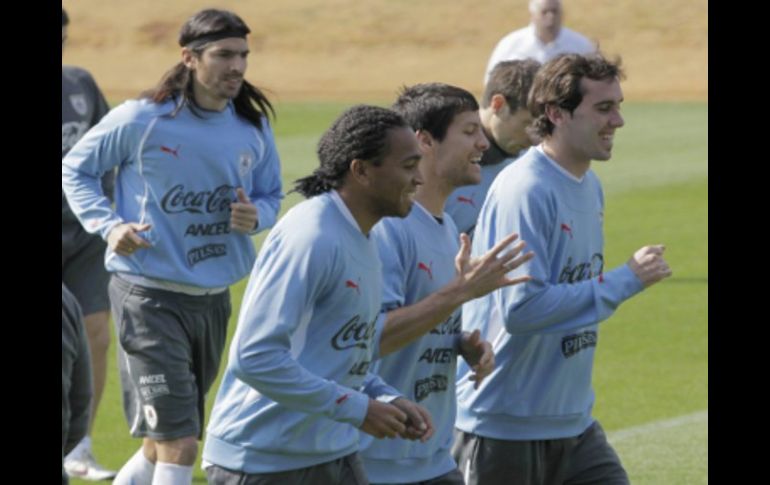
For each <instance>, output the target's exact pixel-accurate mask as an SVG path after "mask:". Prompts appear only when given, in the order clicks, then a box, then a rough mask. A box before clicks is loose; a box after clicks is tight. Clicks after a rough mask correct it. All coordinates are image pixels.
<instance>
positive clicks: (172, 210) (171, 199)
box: [160, 184, 235, 214]
mask: <svg viewBox="0 0 770 485" xmlns="http://www.w3.org/2000/svg"><path fill="white" fill-rule="evenodd" d="M233 188H234V187H233V186H231V185H220V186H219V187H217V188H215V189H214V190H201V191H200V192H195V191H194V190H188V191H185V188H184V185H182V184H179V185H175V186H173V187H172V188H171V190H169V191H168V192H166V195H164V196H163V200H162V201H161V203H160V206H161V208H162V209H163V212H166V213H167V214H180V213H182V212H191V213H193V214H203V213H204V212H206V213H208V214H213V213H215V212H222V211H225V210H227V209H229V208H230V204H231V203H232V202H233V200H235V199H234V198H233Z"/></svg>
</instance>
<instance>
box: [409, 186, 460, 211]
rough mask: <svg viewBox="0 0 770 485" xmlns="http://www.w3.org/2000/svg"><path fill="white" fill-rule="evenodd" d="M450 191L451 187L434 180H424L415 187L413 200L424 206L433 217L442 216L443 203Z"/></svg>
mask: <svg viewBox="0 0 770 485" xmlns="http://www.w3.org/2000/svg"><path fill="white" fill-rule="evenodd" d="M451 193H452V189H451V188H449V187H444V186H443V185H441V184H438V183H436V181H435V180H425V181H424V182H423V184H422V185H420V186H419V187H417V193H415V195H414V200H416V201H417V202H419V203H420V205H421V206H423V207H425V210H427V211H428V212H430V213H431V214H432V215H434V216H435V217H443V216H444V205H445V204H446V200H447V199H448V198H449V196H450V195H451Z"/></svg>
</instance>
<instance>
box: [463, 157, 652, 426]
mask: <svg viewBox="0 0 770 485" xmlns="http://www.w3.org/2000/svg"><path fill="white" fill-rule="evenodd" d="M603 199H604V198H603V194H602V189H601V185H600V183H599V179H598V178H597V177H596V175H595V174H594V172H593V171H591V170H589V171H588V172H587V173H586V174H585V176H584V177H583V178H582V180H577V179H576V178H575V177H574V176H572V175H570V174H569V173H568V172H566V171H565V170H564V169H562V168H561V167H559V166H558V165H557V164H556V162H554V161H553V160H550V159H549V158H548V157H546V156H545V154H544V153H543V151H542V149H541V148H540V147H533V148H531V149H530V150H529V151H528V152H527V153H526V154H525V155H524V156H523V157H521V158H519V159H518V160H517V161H516V163H514V164H512V165H510V166H509V167H508V168H506V169H505V170H503V171H502V172H501V173H500V175H498V177H497V178H496V179H495V181H494V182H493V183H492V187H491V188H490V190H489V194H488V196H487V200H486V202H485V203H484V206H483V207H482V209H481V213H480V215H479V221H478V225H477V226H476V235H475V237H474V239H473V247H472V254H473V255H480V254H483V253H484V252H486V251H487V250H488V249H489V248H491V247H492V246H494V244H495V243H496V242H498V241H499V240H501V239H502V238H503V237H504V236H505V235H507V234H509V233H511V232H517V233H519V234H520V236H521V239H523V240H524V241H526V242H527V248H528V250H532V251H534V253H535V257H534V258H533V259H532V260H530V261H529V262H528V263H526V264H524V265H522V266H521V267H519V268H517V269H516V270H514V271H513V272H512V273H511V276H513V277H515V276H521V275H524V274H529V275H531V276H532V277H533V278H534V279H533V281H531V282H528V283H525V284H521V285H515V286H509V287H505V288H502V289H500V290H496V291H494V292H492V293H490V294H489V295H487V296H484V297H481V298H477V299H475V300H472V301H470V302H468V303H466V304H465V305H463V329H464V330H467V331H472V330H474V329H476V328H478V329H480V330H481V332H482V335H484V336H485V337H486V338H487V340H489V341H490V342H492V345H493V346H494V349H495V354H496V367H495V370H494V371H493V372H492V374H491V375H490V376H489V377H487V378H486V380H485V381H484V382H483V383H482V385H481V386H480V388H479V389H478V390H474V389H473V382H471V381H469V380H468V377H469V373H468V372H467V369H465V368H463V369H461V370H460V372H459V373H458V374H459V375H460V376H461V377H460V379H459V380H458V384H457V386H458V387H457V396H458V416H457V427H458V428H459V429H461V430H463V431H466V432H470V433H475V434H477V435H481V436H486V437H490V438H496V439H505V440H543V439H557V438H566V437H572V436H577V435H579V434H580V433H582V432H583V431H584V430H585V429H586V428H587V427H588V426H589V425H590V424H591V423H592V420H593V418H592V417H591V408H592V407H593V403H594V393H593V390H592V387H591V369H592V367H593V361H594V350H595V348H596V344H597V336H598V335H597V331H598V323H599V322H601V321H602V320H604V319H606V318H608V317H609V316H610V315H611V314H612V313H613V312H614V311H615V309H616V308H617V306H618V305H619V304H620V303H621V302H623V301H624V300H626V299H627V298H630V297H631V296H633V295H634V294H636V293H638V292H639V291H641V290H642V283H641V281H640V280H639V279H638V278H637V277H636V275H635V274H634V273H633V272H632V271H631V269H630V268H629V267H628V266H627V265H625V264H624V265H622V266H620V267H619V268H616V269H613V270H612V271H609V272H606V273H604V272H603V271H604V254H603V235H602V222H603V212H604V200H603Z"/></svg>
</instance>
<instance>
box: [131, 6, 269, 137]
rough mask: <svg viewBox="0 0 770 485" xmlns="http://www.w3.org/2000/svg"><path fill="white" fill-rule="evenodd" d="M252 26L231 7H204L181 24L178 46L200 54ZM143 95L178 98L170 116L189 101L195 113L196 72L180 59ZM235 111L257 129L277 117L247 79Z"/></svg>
mask: <svg viewBox="0 0 770 485" xmlns="http://www.w3.org/2000/svg"><path fill="white" fill-rule="evenodd" d="M250 32H251V29H249V27H248V26H247V25H246V23H245V22H244V21H243V20H242V19H241V18H240V17H239V16H238V15H236V14H235V13H233V12H230V11H228V10H218V9H213V8H210V9H205V10H201V11H200V12H198V13H196V14H195V15H193V16H192V17H190V18H189V19H188V20H187V22H185V23H184V25H182V29H181V31H180V32H179V45H180V46H182V47H187V48H188V49H190V50H191V51H193V52H194V53H195V54H196V55H198V56H200V55H202V54H203V51H204V50H206V47H208V45H209V44H210V43H211V42H215V41H217V40H221V39H224V38H228V37H243V38H246V34H248V33H250ZM140 97H141V98H148V99H151V100H152V101H154V102H156V103H162V102H165V101H166V100H168V99H169V98H173V99H175V100H176V101H177V107H176V109H175V110H174V112H173V113H171V116H176V114H177V113H178V112H179V110H181V109H182V107H183V106H184V105H185V104H186V105H188V106H190V109H191V111H192V112H193V113H195V114H197V112H196V109H199V108H198V107H197V105H196V104H195V97H194V96H193V72H192V71H191V70H189V69H187V67H186V66H185V65H184V63H182V62H179V63H178V64H176V65H175V66H174V67H172V68H171V69H169V70H168V71H166V73H165V74H164V75H163V77H162V78H161V80H160V81H159V82H158V84H157V85H156V86H155V87H154V88H152V89H149V90H147V91H144V92H143V93H141V94H140ZM233 106H234V107H235V112H236V113H238V115H240V116H242V117H243V118H245V119H246V120H248V121H249V122H250V123H252V124H253V125H254V126H256V127H257V129H261V128H262V118H263V117H266V116H268V113H269V114H270V115H272V117H273V118H274V117H275V111H274V110H273V105H272V104H270V101H269V100H268V99H267V97H266V96H265V95H264V94H263V93H262V91H261V90H260V89H259V88H257V87H256V86H254V85H252V84H251V83H249V82H248V81H246V80H245V79H244V80H243V84H242V85H241V89H240V91H238V94H237V95H236V97H235V98H233Z"/></svg>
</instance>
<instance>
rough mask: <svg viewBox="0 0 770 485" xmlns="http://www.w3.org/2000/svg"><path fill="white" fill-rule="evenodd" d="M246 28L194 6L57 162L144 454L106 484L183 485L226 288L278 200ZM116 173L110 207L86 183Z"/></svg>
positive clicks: (223, 316) (215, 353)
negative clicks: (173, 61)
mask: <svg viewBox="0 0 770 485" xmlns="http://www.w3.org/2000/svg"><path fill="white" fill-rule="evenodd" d="M248 33H249V27H248V26H247V25H246V24H245V23H244V22H243V20H242V19H241V18H240V17H238V16H237V15H236V14H235V13H233V12H229V11H225V10H215V9H207V10H202V11H200V12H198V13H196V14H195V15H193V16H192V17H191V18H190V19H189V20H188V21H187V22H185V24H184V25H183V26H182V29H181V32H180V35H179V45H181V46H182V50H181V62H179V63H178V64H177V65H176V66H174V67H173V68H172V69H171V70H169V71H168V72H167V73H166V75H165V76H164V77H163V78H162V79H161V81H160V83H159V84H158V86H157V87H156V88H154V89H152V90H150V91H148V92H146V93H145V94H144V95H143V96H142V97H141V99H139V100H130V101H127V102H125V103H123V104H122V105H120V106H118V107H116V108H115V109H113V110H112V111H111V112H110V113H109V114H108V115H107V116H106V117H105V118H104V119H103V120H102V121H101V122H100V123H99V124H98V125H96V126H95V127H94V128H92V129H91V130H90V131H89V132H88V133H86V135H85V136H84V137H83V138H82V139H81V140H80V141H79V142H78V143H77V144H76V145H75V147H73V148H72V150H71V151H70V152H69V154H67V156H66V157H65V158H64V159H63V160H62V187H63V189H64V192H65V194H66V196H67V200H68V201H69V204H70V207H72V210H73V212H74V213H75V214H76V215H77V216H78V218H79V219H80V221H81V222H82V223H83V225H84V227H85V228H86V230H88V231H89V232H93V233H97V234H100V235H101V236H102V238H104V239H106V240H107V242H108V245H109V249H108V252H107V257H106V265H107V269H108V270H109V271H110V272H112V274H113V275H112V279H111V280H110V286H109V291H110V301H111V304H112V312H113V317H114V320H115V323H116V326H117V332H118V336H119V338H118V341H119V344H120V346H119V349H118V356H119V359H118V360H119V365H120V370H121V385H122V388H123V405H124V410H125V415H126V418H127V421H128V424H129V426H130V432H131V435H132V436H135V437H142V438H143V445H142V448H141V449H140V450H139V451H137V453H136V454H135V455H134V456H133V457H132V458H130V459H129V461H128V462H127V463H126V464H125V465H124V466H123V468H122V469H121V470H120V472H119V473H118V476H117V477H116V479H115V482H114V483H116V484H127V483H150V482H153V483H155V484H170V485H176V484H189V483H190V482H191V480H192V465H193V463H194V462H195V458H196V455H197V450H198V443H197V441H198V440H199V439H200V436H201V432H202V423H203V413H204V407H203V406H204V396H205V395H206V392H207V391H208V389H209V387H210V386H211V384H212V383H213V381H214V379H215V377H216V375H217V370H218V367H219V361H220V358H221V354H222V352H223V350H224V345H225V337H226V334H227V322H228V319H229V317H230V312H231V304H230V294H229V290H228V286H229V285H231V284H233V283H235V282H237V281H238V280H240V279H241V278H243V277H244V276H245V275H246V274H248V272H249V270H250V269H251V267H252V265H253V264H254V261H255V259H256V251H255V250H254V244H253V242H252V240H251V235H253V234H255V233H257V232H259V231H262V230H264V229H267V228H269V227H271V226H272V225H273V224H274V223H275V219H276V215H277V213H278V207H279V204H280V200H281V198H282V194H281V177H280V167H279V159H278V154H277V152H276V149H275V142H274V139H273V133H272V130H271V128H270V125H269V123H268V120H267V114H268V111H271V110H272V108H271V105H270V103H269V101H268V100H267V98H266V97H265V96H264V95H263V94H262V92H261V91H260V90H259V89H257V88H255V87H254V86H252V85H251V84H250V83H248V82H247V81H245V80H244V74H245V72H246V64H247V63H246V58H247V56H248V53H249V49H248V43H247V41H246V35H247V34H248ZM116 166H119V167H120V170H119V172H118V176H117V179H116V205H115V208H114V209H113V208H112V207H111V206H110V203H109V201H108V200H107V199H106V198H105V197H104V196H103V194H102V193H101V189H100V188H99V185H98V183H97V182H98V178H99V177H100V176H101V175H102V174H103V173H104V172H105V171H107V170H111V169H112V168H113V167H116Z"/></svg>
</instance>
